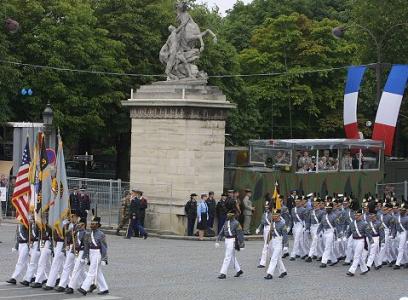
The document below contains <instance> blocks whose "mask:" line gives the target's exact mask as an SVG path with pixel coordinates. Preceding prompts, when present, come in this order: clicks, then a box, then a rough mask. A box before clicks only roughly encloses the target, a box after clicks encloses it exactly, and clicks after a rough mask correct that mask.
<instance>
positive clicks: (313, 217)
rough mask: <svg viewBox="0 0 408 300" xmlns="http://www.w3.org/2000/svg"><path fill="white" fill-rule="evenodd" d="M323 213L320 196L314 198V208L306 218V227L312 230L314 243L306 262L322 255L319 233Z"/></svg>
mask: <svg viewBox="0 0 408 300" xmlns="http://www.w3.org/2000/svg"><path fill="white" fill-rule="evenodd" d="M322 215H323V210H321V209H320V201H319V199H318V198H314V199H313V209H312V210H311V211H310V213H309V215H308V218H307V220H306V229H307V230H308V231H310V235H311V236H312V243H311V244H310V249H309V255H308V257H307V258H306V260H305V261H306V262H312V259H316V258H317V257H321V256H322V249H321V247H320V245H321V243H319V234H318V233H317V230H318V228H319V225H320V220H321V218H322Z"/></svg>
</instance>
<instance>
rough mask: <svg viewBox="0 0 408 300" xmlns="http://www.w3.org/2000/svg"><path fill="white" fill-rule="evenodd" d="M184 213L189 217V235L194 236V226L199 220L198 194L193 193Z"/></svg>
mask: <svg viewBox="0 0 408 300" xmlns="http://www.w3.org/2000/svg"><path fill="white" fill-rule="evenodd" d="M184 211H185V213H186V216H187V235H188V236H192V235H194V225H195V220H196V219H197V194H196V193H192V194H191V195H190V200H188V201H187V203H186V205H185V206H184Z"/></svg>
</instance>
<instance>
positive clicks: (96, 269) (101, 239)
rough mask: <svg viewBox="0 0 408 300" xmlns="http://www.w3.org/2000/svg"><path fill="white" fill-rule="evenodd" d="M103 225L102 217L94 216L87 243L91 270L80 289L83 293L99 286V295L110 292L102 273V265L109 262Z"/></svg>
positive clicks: (87, 255)
mask: <svg viewBox="0 0 408 300" xmlns="http://www.w3.org/2000/svg"><path fill="white" fill-rule="evenodd" d="M99 227H101V218H100V217H93V219H92V221H91V232H90V233H88V238H87V239H86V245H85V253H84V258H85V260H89V262H90V265H89V270H88V273H87V274H86V278H85V281H84V282H83V283H82V285H81V287H80V288H79V289H78V292H80V293H81V294H82V295H84V296H85V295H86V294H87V293H89V292H92V291H93V289H94V288H95V286H96V287H98V289H99V293H98V295H106V294H109V289H108V284H107V283H106V280H105V277H104V276H103V273H102V267H101V266H106V265H107V264H108V245H107V243H106V238H105V234H104V233H103V232H102V231H101V230H100V229H99Z"/></svg>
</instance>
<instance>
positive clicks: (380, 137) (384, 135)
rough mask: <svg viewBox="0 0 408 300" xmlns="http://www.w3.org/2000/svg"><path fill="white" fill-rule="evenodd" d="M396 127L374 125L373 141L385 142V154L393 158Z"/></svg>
mask: <svg viewBox="0 0 408 300" xmlns="http://www.w3.org/2000/svg"><path fill="white" fill-rule="evenodd" d="M394 134H395V127H394V126H390V125H385V124H381V123H375V124H374V130H373V140H377V141H384V144H385V150H384V154H385V155H387V156H391V153H392V145H393V143H394Z"/></svg>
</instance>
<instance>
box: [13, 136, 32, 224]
mask: <svg viewBox="0 0 408 300" xmlns="http://www.w3.org/2000/svg"><path fill="white" fill-rule="evenodd" d="M30 162H31V157H30V146H29V142H28V137H27V142H26V145H25V147H24V150H23V157H22V159H21V166H20V168H19V169H18V173H17V178H16V185H15V187H14V191H13V196H12V200H11V201H12V203H13V206H14V207H15V209H16V212H17V213H16V218H17V219H18V220H19V221H20V222H21V223H22V224H23V225H24V226H25V227H26V228H28V226H29V224H28V214H29V202H30V194H31V189H30V181H29V172H30Z"/></svg>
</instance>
